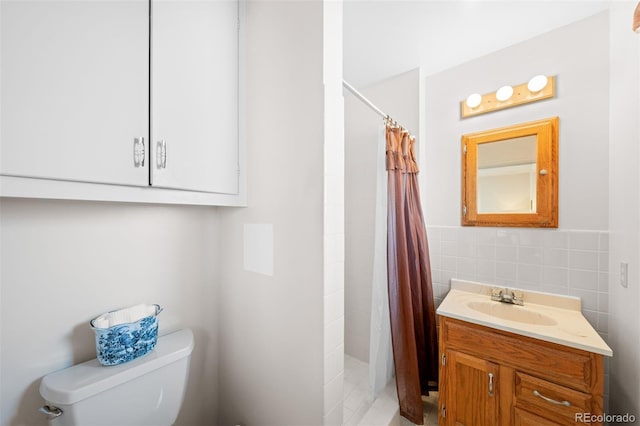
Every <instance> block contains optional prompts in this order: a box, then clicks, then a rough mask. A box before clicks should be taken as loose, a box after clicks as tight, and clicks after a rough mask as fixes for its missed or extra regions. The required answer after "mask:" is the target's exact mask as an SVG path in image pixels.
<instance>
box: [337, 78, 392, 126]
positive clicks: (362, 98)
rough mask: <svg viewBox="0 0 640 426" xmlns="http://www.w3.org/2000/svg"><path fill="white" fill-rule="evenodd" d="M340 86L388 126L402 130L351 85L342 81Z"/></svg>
mask: <svg viewBox="0 0 640 426" xmlns="http://www.w3.org/2000/svg"><path fill="white" fill-rule="evenodd" d="M342 86H343V87H344V88H345V89H347V90H348V91H350V92H351V93H353V94H354V95H355V97H356V98H358V99H360V100H361V101H362V102H364V103H365V105H367V106H368V107H369V108H371V109H372V110H374V111H375V112H376V113H378V115H379V116H380V117H382V118H383V119H384V120H385V121H386V122H389V123H390V124H392V125H394V126H398V127H401V128H402V129H404V127H402V126H400V125H399V124H398V122H397V121H396V120H394V119H392V118H391V117H390V116H389V114H385V113H384V112H382V110H381V109H380V108H378V107H377V106H375V104H374V103H373V102H371V101H370V100H369V99H367V98H365V97H364V95H363V94H362V93H360V92H358V90H357V89H356V88H355V87H353V86H352V85H350V84H349V83H347V82H346V81H345V80H342Z"/></svg>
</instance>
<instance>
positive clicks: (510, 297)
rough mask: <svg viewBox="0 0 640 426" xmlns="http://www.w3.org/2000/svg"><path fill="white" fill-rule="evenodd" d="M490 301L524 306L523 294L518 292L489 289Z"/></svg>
mask: <svg viewBox="0 0 640 426" xmlns="http://www.w3.org/2000/svg"><path fill="white" fill-rule="evenodd" d="M491 300H495V301H497V302H502V303H510V304H512V305H521V306H522V305H524V293H523V292H522V291H520V290H510V289H508V288H504V289H502V288H498V287H491Z"/></svg>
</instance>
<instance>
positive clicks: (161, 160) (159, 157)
mask: <svg viewBox="0 0 640 426" xmlns="http://www.w3.org/2000/svg"><path fill="white" fill-rule="evenodd" d="M156 167H157V168H159V169H166V168H167V141H165V140H164V139H163V140H159V141H158V143H157V144H156Z"/></svg>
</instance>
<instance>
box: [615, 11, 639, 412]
mask: <svg viewBox="0 0 640 426" xmlns="http://www.w3.org/2000/svg"><path fill="white" fill-rule="evenodd" d="M635 4H637V3H636V2H628V1H627V2H613V3H612V6H611V12H610V14H611V15H610V19H611V21H610V22H611V33H610V37H611V56H610V58H611V61H610V64H609V70H610V73H611V74H610V86H611V91H610V96H609V104H610V110H609V165H610V175H609V179H610V195H609V228H610V233H611V241H610V245H611V250H610V257H609V261H610V264H611V274H610V275H609V290H610V293H609V311H610V315H609V336H610V339H609V344H610V345H611V348H612V349H613V359H612V360H611V407H610V410H609V412H610V413H612V414H624V413H627V412H629V413H631V414H634V415H635V417H636V423H640V368H638V367H639V366H640V320H639V314H638V306H639V302H640V274H639V269H638V262H639V261H640V244H639V243H640V241H639V238H640V227H639V226H640V225H639V222H640V220H639V219H640V205H639V200H640V185H639V183H638V182H639V181H638V178H639V176H638V170H639V169H640V168H639V167H638V164H639V162H640V155H639V154H640V151H639V149H638V142H639V141H640V128H639V127H638V123H639V122H640V84H639V81H640V36H639V35H638V34H634V33H633V32H632V31H631V30H630V25H631V24H630V22H631V16H632V15H633V10H634V7H635ZM621 262H626V263H628V265H629V285H628V287H627V288H624V287H622V286H621V285H620V272H619V271H620V263H621Z"/></svg>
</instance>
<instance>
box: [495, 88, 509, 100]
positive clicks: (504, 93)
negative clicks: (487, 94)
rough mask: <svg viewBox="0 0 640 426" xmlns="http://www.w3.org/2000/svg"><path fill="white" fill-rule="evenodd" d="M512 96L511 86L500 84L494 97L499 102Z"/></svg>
mask: <svg viewBox="0 0 640 426" xmlns="http://www.w3.org/2000/svg"><path fill="white" fill-rule="evenodd" d="M511 96H513V87H511V86H502V87H501V88H499V89H498V91H497V92H496V99H497V100H499V101H500V102H504V101H506V100H507V99H509V98H510V97H511Z"/></svg>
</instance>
